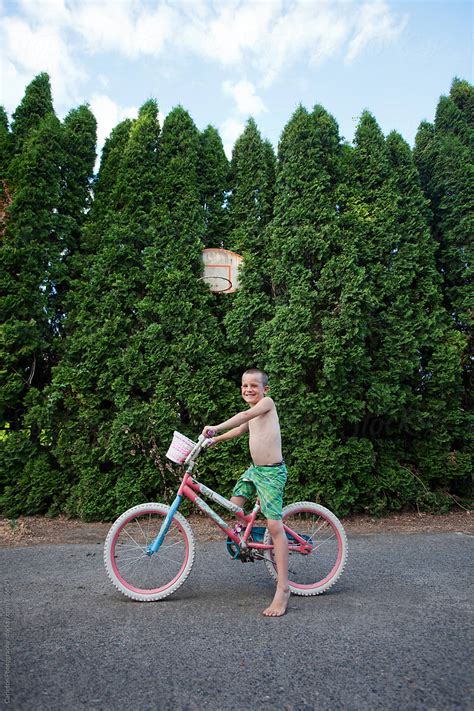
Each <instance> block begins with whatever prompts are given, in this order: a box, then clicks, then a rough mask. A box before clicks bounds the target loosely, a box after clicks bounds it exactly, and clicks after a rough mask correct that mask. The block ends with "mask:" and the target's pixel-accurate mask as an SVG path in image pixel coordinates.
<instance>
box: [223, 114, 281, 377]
mask: <svg viewBox="0 0 474 711" xmlns="http://www.w3.org/2000/svg"><path fill="white" fill-rule="evenodd" d="M274 185H275V156H274V153H273V149H272V147H271V146H270V144H269V143H268V142H266V141H263V140H262V138H261V136H260V133H259V131H258V128H257V126H256V124H255V122H254V121H253V119H250V120H249V121H248V123H247V126H246V128H245V131H244V132H243V134H242V135H241V136H240V138H239V139H238V140H237V142H236V144H235V147H234V152H233V155H232V162H231V195H230V198H229V221H230V224H231V232H230V234H229V243H228V244H229V247H230V249H232V250H234V251H236V252H238V253H239V254H241V255H242V256H243V258H244V264H243V266H242V267H241V269H240V272H239V281H240V285H241V288H240V290H239V291H238V292H237V293H236V294H235V295H233V296H232V302H231V306H232V308H231V309H229V310H228V312H227V314H226V315H225V319H224V323H225V326H226V331H227V339H228V341H229V345H230V346H231V348H232V350H233V353H234V354H236V355H237V357H236V358H235V357H234V358H232V356H231V355H229V359H230V362H231V363H232V364H234V363H235V370H234V371H231V372H234V373H235V377H236V378H237V377H240V374H241V371H242V364H244V368H243V369H245V367H250V366H252V365H257V364H260V366H261V365H262V359H261V356H260V354H259V353H258V349H257V348H256V343H255V334H256V332H257V329H258V326H259V325H260V324H261V323H263V322H265V321H266V320H267V319H268V318H270V317H271V315H272V314H273V306H272V284H271V276H270V265H269V244H268V240H269V237H268V232H267V229H266V228H267V225H268V223H269V221H270V219H271V217H272V212H273V199H274ZM239 371H240V372H239Z"/></svg>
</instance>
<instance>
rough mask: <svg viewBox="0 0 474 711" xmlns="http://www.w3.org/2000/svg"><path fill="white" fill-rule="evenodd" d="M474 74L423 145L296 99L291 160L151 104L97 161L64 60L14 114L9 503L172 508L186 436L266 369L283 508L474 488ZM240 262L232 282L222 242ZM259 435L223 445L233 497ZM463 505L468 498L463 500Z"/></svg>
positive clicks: (375, 503)
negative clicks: (473, 422)
mask: <svg viewBox="0 0 474 711" xmlns="http://www.w3.org/2000/svg"><path fill="white" fill-rule="evenodd" d="M473 107H474V89H473V87H472V86H471V85H470V84H469V83H468V82H466V81H464V80H460V79H455V80H454V81H453V84H452V87H451V91H450V94H449V96H447V97H441V99H440V102H439V105H438V108H437V111H436V117H435V121H434V123H433V124H429V123H427V122H423V123H422V124H421V125H420V129H419V132H418V135H417V139H416V145H415V148H414V150H413V151H412V150H411V149H410V147H409V146H408V145H407V144H406V142H405V141H404V140H403V138H402V137H401V136H400V135H399V134H397V133H396V132H392V133H391V134H390V135H389V136H387V137H385V136H384V135H383V133H382V131H381V130H380V127H379V126H378V124H377V122H376V120H375V118H374V117H373V116H372V115H371V114H370V113H369V112H364V114H363V115H362V116H361V118H360V121H359V124H358V127H357V131H356V136H355V140H354V144H353V145H349V144H347V143H344V142H343V141H342V139H341V138H340V136H339V130H338V126H337V123H336V121H335V119H334V118H333V117H332V116H331V115H330V114H328V113H327V111H326V110H325V109H324V107H322V106H315V107H314V109H313V110H311V111H308V110H307V109H305V108H304V107H302V106H300V107H298V109H297V110H296V111H295V113H294V115H293V116H292V117H291V119H290V121H289V122H288V125H287V126H286V127H285V128H284V131H283V133H282V136H281V140H280V143H279V146H278V153H277V155H276V156H275V154H274V151H273V148H272V146H271V145H270V144H269V143H268V141H265V140H263V139H262V137H261V135H260V132H259V130H258V127H257V125H256V123H255V122H254V121H253V119H251V120H249V122H248V123H247V126H246V128H245V130H244V132H243V134H242V136H241V137H240V138H239V139H238V141H237V142H236V144H235V147H234V152H233V156H232V160H231V162H230V163H229V162H228V160H227V158H226V156H225V153H224V150H223V147H222V141H221V139H220V136H219V134H218V132H217V130H216V129H215V128H214V127H212V126H208V127H207V128H206V129H205V130H204V131H203V132H201V133H200V132H199V131H198V129H197V128H196V126H195V125H194V123H193V121H192V118H191V117H190V116H189V114H188V113H187V111H185V109H184V108H182V107H177V108H175V109H174V110H173V111H172V112H171V113H170V114H169V115H168V116H167V118H166V120H165V121H164V124H163V126H160V124H159V122H158V107H157V104H156V102H155V101H153V100H150V101H147V102H146V103H145V104H144V105H143V107H142V108H141V110H140V112H139V115H138V117H137V119H135V120H130V119H127V120H126V121H124V122H122V123H120V124H119V125H118V126H117V127H116V128H114V130H113V131H112V133H111V135H110V136H109V138H108V140H107V141H106V143H105V146H104V148H103V151H102V157H101V163H100V169H99V172H98V174H97V176H94V175H93V166H94V162H95V144H96V135H95V134H96V122H95V118H94V116H93V115H92V113H91V111H90V109H89V108H88V107H87V106H81V107H79V108H77V109H74V110H72V111H71V112H70V113H69V115H68V116H67V117H66V118H65V120H64V121H63V122H62V123H61V122H60V121H59V120H58V119H57V117H56V116H55V114H54V109H53V102H52V97H51V89H50V85H49V78H48V76H47V74H44V73H43V74H40V75H39V76H38V77H36V78H35V79H34V80H33V82H32V83H31V84H30V85H29V86H28V87H27V88H26V91H25V96H24V98H23V100H22V102H21V103H20V105H19V107H18V108H17V110H16V111H15V112H14V114H13V117H12V119H13V120H12V125H11V126H10V125H9V123H8V117H7V114H6V113H5V111H4V110H3V109H2V108H1V107H0V171H1V177H0V231H1V234H2V244H1V259H2V271H1V296H0V314H1V322H2V325H1V341H0V353H1V363H2V365H1V369H0V402H1V418H2V427H3V429H2V434H1V435H0V486H1V489H0V508H1V511H2V512H3V514H5V515H7V516H11V517H14V516H18V515H19V514H36V513H46V514H48V515H54V514H58V513H66V514H68V515H72V516H80V517H82V518H84V519H88V520H93V519H103V520H108V519H111V518H112V517H114V516H115V515H117V514H118V513H120V512H121V511H123V510H124V509H125V508H127V507H129V506H131V505H133V504H136V503H139V502H141V501H143V500H165V501H169V500H170V499H171V497H173V496H174V493H175V487H176V481H177V477H178V472H177V471H176V467H174V465H172V464H171V463H170V462H168V461H167V460H166V458H165V452H166V449H167V448H168V445H169V442H170V440H171V437H172V432H173V430H174V429H177V430H179V431H181V432H183V433H184V434H187V435H188V436H190V437H196V436H197V435H198V434H199V432H200V431H201V429H202V426H203V425H204V424H206V423H209V422H216V421H219V420H223V419H226V418H227V417H228V416H230V415H231V414H233V413H234V412H236V411H237V410H239V409H241V408H242V401H241V399H240V394H239V379H240V374H241V372H242V371H243V370H245V369H246V368H248V367H250V366H259V367H262V368H265V369H267V370H268V372H269V374H270V385H271V394H272V396H273V397H274V399H275V400H276V402H277V406H278V409H279V413H280V420H281V424H282V432H283V440H284V452H285V458H286V460H287V462H288V464H289V472H290V474H289V482H288V487H287V500H288V501H290V500H296V499H310V500H316V501H321V502H322V503H324V504H326V505H328V506H329V507H330V508H332V509H334V510H335V511H336V512H337V513H339V514H347V513H350V512H357V511H366V512H370V513H373V514H381V513H383V512H385V511H389V510H398V509H401V508H404V507H417V508H418V509H425V510H447V509H448V508H449V507H450V506H452V505H453V504H454V502H455V501H460V502H461V503H462V502H463V501H468V500H469V496H470V494H471V481H472V480H471V443H470V440H469V432H470V427H469V425H470V419H469V418H470V410H471V403H472V400H471V385H472V378H473V376H472V307H471V306H470V303H471V302H470V297H471V293H472V289H471V284H472V276H471V271H470V270H471V268H472V267H471V264H472V240H471V239H470V238H471V236H472V234H473V232H474V230H473V207H474V205H473V197H472V196H473V193H472V185H473V177H474V164H473V146H474V113H473ZM208 246H216V247H217V246H219V247H225V248H227V249H231V250H235V251H237V252H239V253H241V254H242V255H243V257H244V266H243V268H242V272H241V289H240V290H239V291H238V292H237V293H235V294H229V295H212V294H211V293H210V292H209V290H208V288H207V286H206V285H205V284H204V283H203V282H202V280H201V279H200V277H201V275H202V262H201V251H202V249H203V247H208ZM247 462H248V451H247V444H246V442H245V441H234V442H231V443H228V444H226V445H225V446H221V447H216V448H215V449H213V450H210V451H209V452H208V453H207V455H206V457H205V458H203V460H202V462H201V463H200V473H201V476H202V478H203V479H204V480H205V481H206V482H207V483H208V484H209V485H210V486H212V487H213V488H218V489H219V490H220V491H222V492H223V493H227V494H229V493H230V491H231V488H232V485H233V482H234V481H235V479H236V478H237V476H238V475H239V473H240V472H241V471H242V469H243V468H244V467H245V466H246V465H247ZM463 505H464V504H463Z"/></svg>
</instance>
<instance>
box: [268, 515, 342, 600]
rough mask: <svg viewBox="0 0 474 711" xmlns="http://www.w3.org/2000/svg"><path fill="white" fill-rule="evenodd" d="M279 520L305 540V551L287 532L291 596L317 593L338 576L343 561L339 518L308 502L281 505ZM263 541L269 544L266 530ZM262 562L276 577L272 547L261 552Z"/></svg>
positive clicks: (325, 588)
mask: <svg viewBox="0 0 474 711" xmlns="http://www.w3.org/2000/svg"><path fill="white" fill-rule="evenodd" d="M283 523H284V524H285V525H286V526H288V528H290V529H291V530H292V531H294V532H295V533H298V534H299V535H300V536H301V537H302V538H304V539H305V540H306V541H307V542H308V544H309V545H308V547H307V549H306V551H305V552H299V551H298V544H297V542H296V540H295V539H294V538H292V536H291V534H290V533H287V538H288V547H289V560H288V579H289V580H288V584H289V587H290V591H291V592H292V593H293V594H294V595H320V594H321V593H323V592H325V591H326V590H328V589H329V588H330V587H332V586H333V585H334V583H335V582H336V581H337V580H338V579H339V577H340V576H341V573H342V571H343V570H344V566H345V564H346V560H347V537H346V532H345V531H344V528H343V526H342V523H341V522H340V521H339V519H338V518H337V517H336V516H335V515H334V514H333V513H332V512H331V511H329V509H327V508H325V507H324V506H320V505H319V504H314V503H312V502H309V501H300V502H298V503H295V504H290V505H289V506H285V508H284V509H283ZM264 542H265V543H267V544H271V542H272V539H271V536H270V533H269V531H268V529H267V530H266V531H265V536H264ZM265 565H266V567H267V570H268V572H269V573H270V575H271V576H272V577H273V578H275V580H276V579H277V568H276V563H275V558H274V554H273V550H269V551H268V552H267V553H266V554H265Z"/></svg>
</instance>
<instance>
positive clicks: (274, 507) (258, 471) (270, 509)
mask: <svg viewBox="0 0 474 711" xmlns="http://www.w3.org/2000/svg"><path fill="white" fill-rule="evenodd" d="M286 477H287V471H286V466H285V463H284V462H282V463H281V464H275V465H273V466H268V467H264V466H256V465H255V464H253V465H252V466H251V467H249V468H248V469H247V471H246V472H244V473H243V474H242V476H241V477H240V479H239V480H238V481H237V484H236V485H235V487H234V491H233V492H232V495H233V496H245V498H246V499H251V498H252V497H253V496H255V493H256V494H257V496H258V500H259V502H260V509H261V511H262V514H263V515H264V516H265V518H270V519H273V520H276V521H279V520H280V519H281V511H282V508H283V491H284V489H285V484H286Z"/></svg>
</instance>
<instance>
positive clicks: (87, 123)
mask: <svg viewBox="0 0 474 711" xmlns="http://www.w3.org/2000/svg"><path fill="white" fill-rule="evenodd" d="M62 128H63V130H62V145H63V155H62V161H61V194H60V200H59V205H58V213H59V214H58V222H59V229H58V238H59V241H60V244H61V257H60V260H58V263H57V265H56V278H55V293H54V303H55V311H56V314H55V316H54V326H55V329H56V332H57V333H58V334H60V333H61V331H62V326H63V321H64V318H65V315H66V312H67V301H68V294H67V291H68V289H71V285H72V283H73V280H74V279H75V278H76V277H77V275H78V273H79V272H80V269H81V254H80V251H81V235H82V228H83V225H84V222H85V219H86V217H87V214H88V212H89V210H90V207H91V203H92V191H91V185H92V178H93V170H94V163H95V158H96V153H95V144H96V130H97V122H96V120H95V118H94V116H93V114H92V113H91V111H90V109H89V107H88V106H80V107H79V108H77V109H74V110H72V111H70V113H69V114H68V115H67V116H66V118H65V120H64V123H63V127H62Z"/></svg>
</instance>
